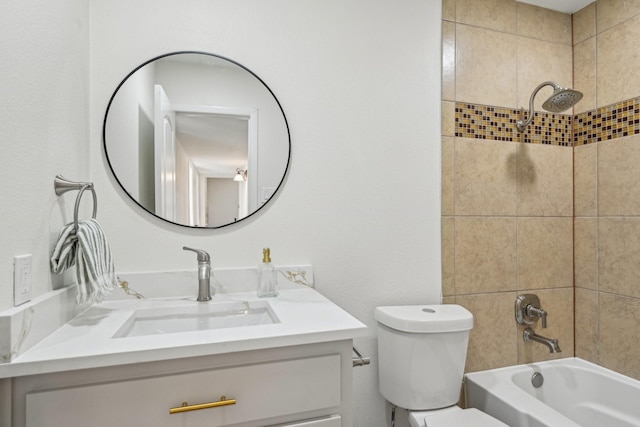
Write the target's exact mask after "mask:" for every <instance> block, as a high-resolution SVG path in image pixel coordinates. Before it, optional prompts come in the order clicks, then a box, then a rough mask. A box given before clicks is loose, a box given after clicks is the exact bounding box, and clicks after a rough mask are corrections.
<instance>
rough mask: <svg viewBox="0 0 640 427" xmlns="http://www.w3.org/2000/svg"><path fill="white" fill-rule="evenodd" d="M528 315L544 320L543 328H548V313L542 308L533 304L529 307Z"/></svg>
mask: <svg viewBox="0 0 640 427" xmlns="http://www.w3.org/2000/svg"><path fill="white" fill-rule="evenodd" d="M526 310H527V315H528V316H537V317H539V318H541V319H542V327H543V328H546V327H547V312H546V311H544V310H543V309H541V308H538V307H534V306H533V305H532V304H529V305H527V309H526Z"/></svg>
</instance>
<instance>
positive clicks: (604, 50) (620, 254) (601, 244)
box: [574, 0, 640, 379]
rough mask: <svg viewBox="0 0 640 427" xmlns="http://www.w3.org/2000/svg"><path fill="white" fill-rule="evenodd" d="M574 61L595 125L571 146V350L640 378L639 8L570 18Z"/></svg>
mask: <svg viewBox="0 0 640 427" xmlns="http://www.w3.org/2000/svg"><path fill="white" fill-rule="evenodd" d="M574 56H575V65H574V79H575V85H576V87H579V88H580V89H581V90H583V91H584V93H585V98H584V100H583V102H581V103H580V104H578V106H576V112H578V113H582V112H583V111H587V110H591V117H588V118H587V117H585V116H584V115H583V114H580V116H582V117H584V118H585V119H586V120H587V121H592V122H593V123H592V125H591V128H592V129H591V131H588V132H587V134H588V136H587V137H585V138H583V139H582V140H580V141H578V145H577V146H576V147H575V148H574V156H575V157H574V158H575V172H574V191H575V287H576V289H575V296H576V306H575V310H576V325H575V336H576V350H575V352H576V356H578V357H582V358H584V359H587V360H590V361H593V362H596V363H599V364H601V365H603V366H605V367H608V368H611V369H613V370H615V371H618V372H621V373H623V374H626V375H629V376H631V377H634V378H637V379H640V358H639V357H638V355H639V354H640V328H638V324H640V134H638V124H639V121H640V104H639V102H638V99H637V98H635V99H633V98H634V97H638V96H639V95H640V73H639V72H638V70H640V2H639V1H637V0H636V1H628V0H627V1H622V0H616V1H614V0H599V1H598V2H597V3H593V4H591V5H589V6H588V7H586V8H585V9H583V10H581V11H580V12H578V13H576V14H575V15H574ZM578 109H579V110H578ZM603 116H604V117H608V120H607V119H606V118H603ZM614 116H615V117H614ZM594 124H595V126H594ZM609 127H614V128H615V127H617V128H618V131H617V132H615V133H613V132H612V130H611V129H606V131H608V134H603V133H602V132H603V131H602V129H603V128H609ZM574 130H576V128H575V127H574Z"/></svg>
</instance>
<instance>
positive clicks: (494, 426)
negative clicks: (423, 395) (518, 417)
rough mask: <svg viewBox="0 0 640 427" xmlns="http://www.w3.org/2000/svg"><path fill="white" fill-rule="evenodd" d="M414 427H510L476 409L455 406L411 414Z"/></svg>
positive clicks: (410, 419) (410, 417) (410, 420)
mask: <svg viewBox="0 0 640 427" xmlns="http://www.w3.org/2000/svg"><path fill="white" fill-rule="evenodd" d="M409 422H410V423H411V426H412V427H509V426H508V425H507V424H505V423H503V422H502V421H500V420H497V419H495V418H493V417H492V416H490V415H488V414H485V413H484V412H481V411H479V410H477V409H476V408H469V409H462V408H460V407H459V406H453V407H449V408H445V409H439V410H435V411H423V412H410V413H409Z"/></svg>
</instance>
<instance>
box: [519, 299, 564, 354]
mask: <svg viewBox="0 0 640 427" xmlns="http://www.w3.org/2000/svg"><path fill="white" fill-rule="evenodd" d="M538 319H542V327H543V328H546V327H547V312H546V311H544V310H543V309H542V308H540V298H538V296H537V295H534V294H523V295H518V297H517V298H516V322H517V323H518V325H524V326H527V328H525V330H524V333H523V338H524V341H525V342H531V341H535V342H539V343H541V344H544V345H546V346H547V347H549V351H550V352H551V353H560V345H559V344H558V340H557V339H551V338H547V337H543V336H542V335H538V334H536V333H535V332H534V331H533V329H531V328H530V327H529V326H531V325H535V323H536V322H537V321H538Z"/></svg>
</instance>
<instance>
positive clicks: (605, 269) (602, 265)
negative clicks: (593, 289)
mask: <svg viewBox="0 0 640 427" xmlns="http://www.w3.org/2000/svg"><path fill="white" fill-rule="evenodd" d="M638 266H640V218H638V217H623V218H599V219H598V273H599V279H600V283H599V286H600V288H599V289H600V291H604V292H612V293H616V294H620V295H626V296H631V297H640V286H638V281H639V279H640V268H638Z"/></svg>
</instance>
